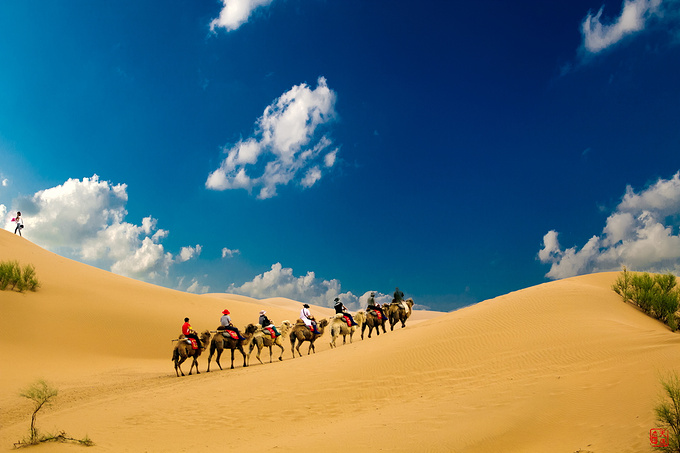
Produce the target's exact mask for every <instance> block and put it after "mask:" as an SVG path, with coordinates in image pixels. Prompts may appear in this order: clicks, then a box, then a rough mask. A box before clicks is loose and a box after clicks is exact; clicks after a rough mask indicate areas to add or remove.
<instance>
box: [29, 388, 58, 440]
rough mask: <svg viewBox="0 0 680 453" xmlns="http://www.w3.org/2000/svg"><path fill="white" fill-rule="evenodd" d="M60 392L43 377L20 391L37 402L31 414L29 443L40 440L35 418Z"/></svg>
mask: <svg viewBox="0 0 680 453" xmlns="http://www.w3.org/2000/svg"><path fill="white" fill-rule="evenodd" d="M58 393H59V391H58V390H57V389H55V388H52V387H50V386H49V385H48V384H47V382H45V381H43V380H42V379H41V380H39V381H37V382H35V383H34V384H32V385H31V386H30V387H28V388H27V389H26V390H24V391H23V392H21V393H20V395H21V396H23V397H24V398H28V399H29V400H31V401H33V403H34V404H35V405H34V407H33V414H32V415H31V430H30V431H29V434H30V437H29V438H28V443H29V444H31V445H35V444H37V443H39V442H40V440H39V436H38V429H37V428H36V427H35V419H36V417H37V416H38V412H39V411H40V409H42V408H43V407H45V406H49V405H50V404H51V403H52V400H53V399H54V398H55V397H56V396H57V394H58Z"/></svg>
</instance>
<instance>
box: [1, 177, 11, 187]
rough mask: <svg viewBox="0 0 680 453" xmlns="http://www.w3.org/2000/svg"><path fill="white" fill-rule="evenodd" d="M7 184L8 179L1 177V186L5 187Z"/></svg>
mask: <svg viewBox="0 0 680 453" xmlns="http://www.w3.org/2000/svg"><path fill="white" fill-rule="evenodd" d="M8 185H9V179H7V178H3V180H2V187H7V186H8Z"/></svg>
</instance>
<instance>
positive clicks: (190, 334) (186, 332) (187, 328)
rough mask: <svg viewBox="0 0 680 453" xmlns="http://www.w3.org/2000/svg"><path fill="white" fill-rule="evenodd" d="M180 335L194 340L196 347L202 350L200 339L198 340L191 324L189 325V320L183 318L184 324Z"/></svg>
mask: <svg viewBox="0 0 680 453" xmlns="http://www.w3.org/2000/svg"><path fill="white" fill-rule="evenodd" d="M182 333H183V334H184V336H185V337H186V338H193V339H194V340H196V344H197V345H198V347H199V348H203V344H202V343H201V339H200V338H198V335H197V334H196V331H195V330H194V329H192V328H191V324H189V318H184V324H182Z"/></svg>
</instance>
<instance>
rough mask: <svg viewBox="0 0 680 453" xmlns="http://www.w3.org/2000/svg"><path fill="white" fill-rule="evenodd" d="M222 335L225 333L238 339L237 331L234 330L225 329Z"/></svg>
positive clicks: (233, 338)
mask: <svg viewBox="0 0 680 453" xmlns="http://www.w3.org/2000/svg"><path fill="white" fill-rule="evenodd" d="M222 335H224V336H225V337H227V338H231V339H232V340H238V339H239V338H238V335H236V332H234V331H233V330H225V331H223V332H222Z"/></svg>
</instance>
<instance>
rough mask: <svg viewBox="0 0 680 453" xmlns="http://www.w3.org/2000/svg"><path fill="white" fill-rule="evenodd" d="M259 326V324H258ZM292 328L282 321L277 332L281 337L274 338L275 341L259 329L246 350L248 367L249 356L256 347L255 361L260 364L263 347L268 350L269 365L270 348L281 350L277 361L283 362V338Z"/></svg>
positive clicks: (270, 359)
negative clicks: (275, 347) (274, 347)
mask: <svg viewBox="0 0 680 453" xmlns="http://www.w3.org/2000/svg"><path fill="white" fill-rule="evenodd" d="M258 326H259V324H258ZM292 328H293V324H292V323H291V322H290V321H283V322H282V323H281V326H280V327H279V328H278V329H279V332H281V335H279V336H278V337H276V338H275V339H272V337H271V335H270V334H269V332H265V331H264V330H262V329H261V328H260V330H258V331H257V332H255V334H254V335H253V339H252V340H250V346H249V348H248V365H250V354H252V352H253V349H255V348H256V347H257V355H256V356H255V357H257V360H259V362H260V363H262V359H260V354H261V353H262V349H263V348H264V347H268V348H269V363H272V346H278V347H279V348H281V354H279V361H281V360H283V344H282V343H283V337H285V336H286V335H287V334H288V332H289V331H290V329H292Z"/></svg>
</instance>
